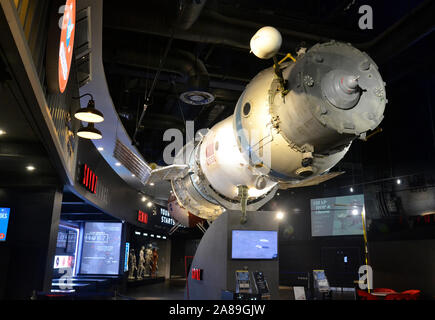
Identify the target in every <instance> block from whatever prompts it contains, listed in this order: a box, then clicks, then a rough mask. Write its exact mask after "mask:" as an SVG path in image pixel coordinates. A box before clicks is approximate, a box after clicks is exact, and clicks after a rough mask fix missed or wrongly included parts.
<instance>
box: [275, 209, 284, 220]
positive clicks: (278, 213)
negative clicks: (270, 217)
mask: <svg viewBox="0 0 435 320" xmlns="http://www.w3.org/2000/svg"><path fill="white" fill-rule="evenodd" d="M276 218H277V219H278V220H282V219H283V218H284V212H282V211H278V212H277V213H276Z"/></svg>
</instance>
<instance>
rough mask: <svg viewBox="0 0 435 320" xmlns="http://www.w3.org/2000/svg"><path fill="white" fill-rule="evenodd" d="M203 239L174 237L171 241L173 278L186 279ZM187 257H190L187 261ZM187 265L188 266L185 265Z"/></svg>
mask: <svg viewBox="0 0 435 320" xmlns="http://www.w3.org/2000/svg"><path fill="white" fill-rule="evenodd" d="M200 241H201V239H185V238H182V237H174V238H172V240H171V248H172V249H171V277H183V278H184V277H185V276H186V275H185V272H186V270H185V269H187V270H189V269H190V264H191V263H192V259H193V256H194V255H195V253H196V249H197V248H198V245H199V242H200ZM185 257H190V258H187V260H185ZM185 264H186V265H185Z"/></svg>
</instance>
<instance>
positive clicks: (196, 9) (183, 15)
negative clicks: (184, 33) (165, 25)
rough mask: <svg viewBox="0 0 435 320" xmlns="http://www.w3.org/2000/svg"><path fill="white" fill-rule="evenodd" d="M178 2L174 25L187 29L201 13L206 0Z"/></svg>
mask: <svg viewBox="0 0 435 320" xmlns="http://www.w3.org/2000/svg"><path fill="white" fill-rule="evenodd" d="M174 2H177V13H176V15H177V18H176V19H175V22H174V26H175V27H176V28H179V29H182V30H187V29H189V28H190V27H191V26H192V25H193V24H194V23H195V21H196V20H197V19H198V17H199V15H200V14H201V11H202V9H203V8H204V5H205V3H206V2H207V1H206V0H178V1H174Z"/></svg>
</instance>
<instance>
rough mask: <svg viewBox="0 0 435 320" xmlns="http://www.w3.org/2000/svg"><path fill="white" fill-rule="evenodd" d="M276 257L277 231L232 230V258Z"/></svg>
mask: <svg viewBox="0 0 435 320" xmlns="http://www.w3.org/2000/svg"><path fill="white" fill-rule="evenodd" d="M277 257H278V232H277V231H261V230H233V232H232V247H231V258H232V259H275V258H277Z"/></svg>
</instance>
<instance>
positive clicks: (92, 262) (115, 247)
mask: <svg viewBox="0 0 435 320" xmlns="http://www.w3.org/2000/svg"><path fill="white" fill-rule="evenodd" d="M121 232H122V223H114V222H86V224H85V231H84V236H83V249H82V258H81V265H80V273H81V274H107V275H116V274H118V273H119V259H120V250H121Z"/></svg>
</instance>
